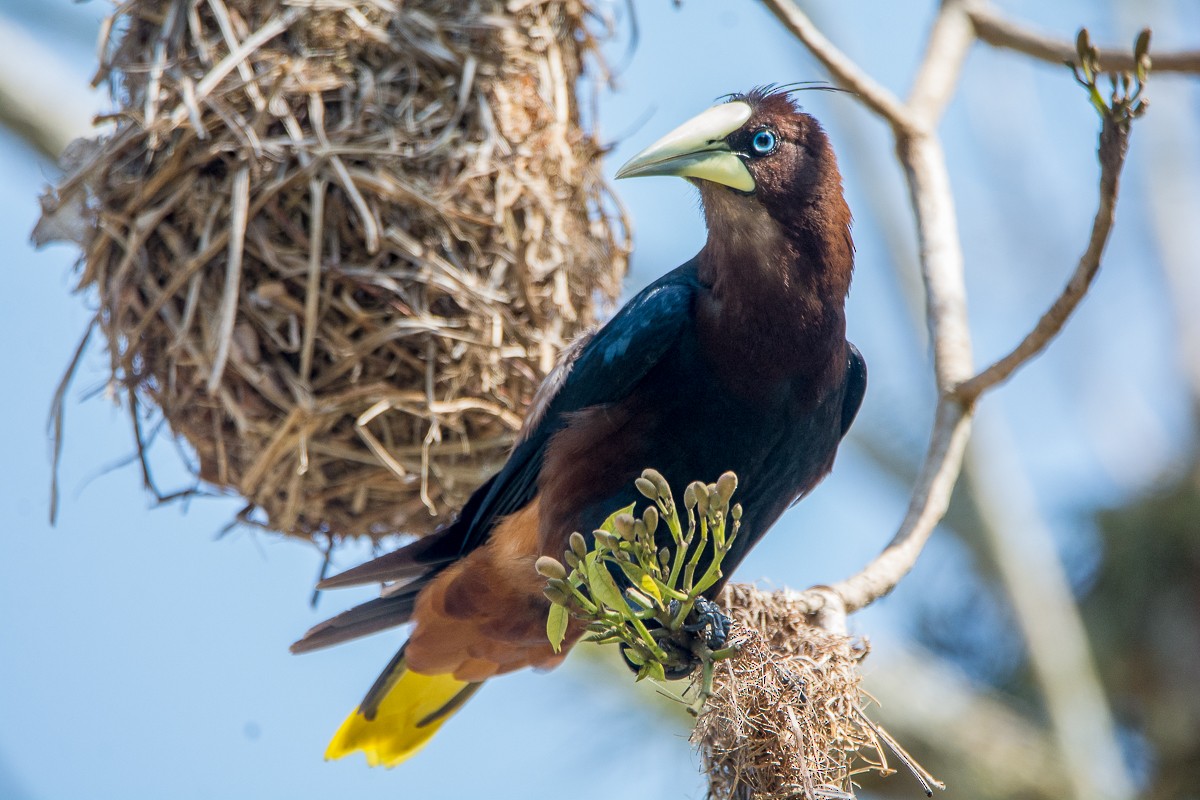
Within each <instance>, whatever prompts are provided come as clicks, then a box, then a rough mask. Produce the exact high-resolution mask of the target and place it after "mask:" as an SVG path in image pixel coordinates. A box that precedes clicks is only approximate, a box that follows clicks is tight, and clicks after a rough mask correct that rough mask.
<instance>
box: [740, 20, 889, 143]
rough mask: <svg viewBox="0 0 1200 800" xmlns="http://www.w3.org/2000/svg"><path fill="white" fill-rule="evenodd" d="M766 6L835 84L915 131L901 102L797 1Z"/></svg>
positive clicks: (873, 108)
mask: <svg viewBox="0 0 1200 800" xmlns="http://www.w3.org/2000/svg"><path fill="white" fill-rule="evenodd" d="M763 5H765V6H766V7H767V8H768V9H769V10H770V11H771V13H773V14H774V15H775V16H776V17H777V18H778V19H779V21H780V22H782V23H783V25H784V27H785V28H787V29H788V30H789V31H791V32H792V33H793V34H794V35H795V36H796V38H797V39H799V40H800V41H801V42H803V43H804V46H805V47H807V48H808V51H809V52H810V53H812V54H813V56H815V57H816V59H817V60H818V61H820V62H821V63H822V64H824V65H825V68H826V69H827V70H829V74H830V75H831V76H832V77H833V80H834V82H836V83H837V84H838V85H839V86H841V87H842V88H844V89H849V90H850V91H852V92H854V93H855V94H857V95H858V97H859V99H861V100H862V102H863V105H865V106H866V107H867V108H869V109H871V110H872V111H874V112H875V113H876V114H878V115H879V116H881V117H883V118H884V119H885V120H887V121H888V122H890V123H891V125H892V127H894V128H896V129H897V130H901V129H903V130H911V129H912V128H913V125H912V117H911V115H910V114H909V112H908V110H907V109H906V108H905V107H904V104H903V103H901V102H900V99H899V98H897V97H896V96H895V95H894V94H892V93H891V92H890V91H889V90H888V89H887V88H886V87H885V86H883V85H882V84H880V83H878V82H876V81H875V79H874V78H872V77H871V76H870V75H868V74H867V73H865V72H864V71H863V70H862V68H861V67H859V66H858V64H856V63H854V62H853V61H852V60H850V58H849V57H848V56H847V55H846V54H845V53H843V52H842V51H841V50H838V49H837V47H836V46H834V44H833V42H831V41H829V40H828V39H827V38H825V35H824V34H823V33H821V32H820V31H819V30H817V26H816V25H814V24H813V21H812V20H811V19H809V17H808V15H807V14H805V13H804V12H803V11H801V10H800V7H799V6H798V5H796V3H795V2H793V0H763Z"/></svg>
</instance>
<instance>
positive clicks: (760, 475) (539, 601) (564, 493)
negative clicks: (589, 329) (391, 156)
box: [292, 86, 866, 767]
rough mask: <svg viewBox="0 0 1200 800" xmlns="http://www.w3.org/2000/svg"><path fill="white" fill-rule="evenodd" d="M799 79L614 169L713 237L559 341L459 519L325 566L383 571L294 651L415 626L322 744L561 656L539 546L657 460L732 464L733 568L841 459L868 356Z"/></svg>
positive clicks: (708, 467)
mask: <svg viewBox="0 0 1200 800" xmlns="http://www.w3.org/2000/svg"><path fill="white" fill-rule="evenodd" d="M795 91H796V90H795V88H794V87H774V86H766V87H758V88H755V89H753V90H751V91H748V92H743V93H737V94H732V95H727V96H725V97H724V98H722V99H721V101H720V102H718V103H717V104H716V105H714V106H713V107H711V108H709V109H708V110H706V111H704V112H702V113H700V114H698V115H697V116H695V117H694V118H692V119H690V120H689V121H687V122H685V123H684V124H683V125H681V126H679V127H678V128H676V129H675V130H673V131H671V132H670V133H668V134H667V135H666V136H663V137H662V138H661V139H659V140H658V141H656V142H655V143H653V144H651V145H650V146H649V147H647V148H646V149H645V150H643V151H642V152H641V153H639V154H638V155H636V156H635V157H633V158H632V159H631V160H630V161H629V162H628V163H626V164H625V165H624V166H623V167H622V168H621V169H620V170H619V171H618V172H617V177H618V178H632V177H641V176H664V175H665V176H677V177H682V178H685V179H687V180H688V181H689V182H691V183H692V184H693V185H694V186H696V187H697V188H698V190H699V194H700V201H701V205H702V209H703V216H704V220H705V223H706V225H707V229H708V236H707V240H706V242H705V243H704V245H703V247H702V248H701V249H700V251H699V252H698V253H697V254H696V255H695V256H694V257H693V258H691V259H690V260H688V261H687V262H686V263H684V264H682V265H681V266H679V267H677V268H676V269H674V270H672V271H670V272H668V273H666V274H665V275H663V276H662V277H661V278H659V279H658V280H656V281H654V282H652V283H651V284H649V285H648V286H646V287H645V288H644V289H643V290H641V291H640V292H638V293H637V294H636V296H634V297H633V298H632V299H631V300H629V301H628V302H627V303H626V304H625V305H624V306H623V307H622V308H621V309H620V310H619V311H618V312H617V313H616V314H615V315H614V316H613V317H612V318H611V319H610V320H609V321H608V323H607V324H605V325H604V326H603V327H601V328H600V329H599V330H597V331H595V332H594V333H591V334H589V335H586V336H582V337H580V338H578V339H576V340H575V341H574V342H573V343H572V344H571V345H570V346H568V347H567V348H566V349H565V350H564V352H563V354H562V355H561V357H560V359H559V362H558V364H557V366H556V367H555V368H554V369H553V370H552V371H551V373H550V374H549V375H548V376H547V378H546V379H545V381H544V382H543V383H542V384H541V386H540V387H539V389H538V390H537V392H536V394H535V396H534V398H533V402H532V403H531V405H530V410H529V412H528V414H527V417H526V419H525V421H524V425H523V427H522V429H521V431H520V432H519V434H518V437H517V441H516V444H515V445H514V447H513V449H512V451H511V453H510V455H509V457H508V460H507V462H506V463H505V464H504V466H503V467H502V468H501V469H500V470H499V472H497V473H496V474H495V475H494V476H493V477H491V478H490V479H489V480H487V481H486V482H485V483H484V484H483V485H482V486H480V487H479V488H478V490H476V491H475V492H474V493H473V494H472V495H471V496H470V498H469V499H468V500H467V501H466V503H465V504H464V505H463V507H462V509H461V510H460V512H459V514H458V515H457V517H456V518H455V519H454V520H453V521H452V522H450V523H449V524H447V525H445V526H444V527H442V528H441V529H439V530H438V531H436V532H434V533H433V534H430V535H428V536H426V537H424V538H421V539H418V540H416V541H414V542H412V543H411V544H408V545H406V546H404V547H401V548H400V549H398V550H395V551H393V552H390V553H388V554H385V555H382V556H380V557H378V558H376V559H374V560H372V561H369V562H367V563H365V564H362V565H360V566H357V567H354V568H352V569H350V570H348V571H346V572H343V573H341V574H340V575H336V576H333V577H330V578H326V579H325V580H323V581H321V582H320V583H319V584H318V587H319V588H321V589H333V588H340V587H346V586H355V585H364V584H374V583H380V584H382V585H383V589H382V591H381V594H380V596H379V597H378V598H376V599H373V600H370V601H368V602H366V603H363V604H361V605H358V606H356V607H354V608H352V609H350V610H348V611H345V612H343V613H341V614H339V615H337V616H335V617H333V618H331V619H329V620H327V621H325V622H322V623H320V624H318V625H316V626H315V627H313V628H312V629H311V630H309V631H308V632H307V633H306V634H305V635H304V637H303V638H301V639H300V640H299V641H298V642H296V643H295V644H294V645H292V650H293V652H306V651H310V650H315V649H318V648H322V647H326V646H330V645H334V644H338V643H340V642H344V641H347V640H350V639H354V638H357V637H360V636H365V635H367V634H370V633H375V632H377V631H381V630H384V629H388V628H392V627H395V626H399V625H402V624H405V623H412V624H413V628H412V630H411V633H410V635H409V637H408V640H407V641H406V642H405V643H404V644H403V646H402V647H401V648H400V650H399V651H398V652H397V653H396V655H395V657H394V658H392V660H391V661H390V662H389V663H388V664H387V666H386V667H385V669H384V670H383V672H382V673H381V674H380V675H379V678H378V679H377V680H376V681H375V683H374V685H372V686H371V688H370V690H369V691H368V692H367V693H366V696H365V697H364V698H363V700H362V702H361V703H360V704H359V705H358V707H357V708H355V709H354V711H352V712H351V713H350V714H349V716H348V717H346V720H345V722H343V723H342V725H341V727H340V728H339V729H338V731H337V733H336V734H335V735H334V737H333V739H332V741H331V742H330V744H329V747H328V749H327V751H326V754H325V755H326V758H327V759H337V758H341V757H343V756H345V755H348V754H350V753H353V752H356V751H362V752H363V753H364V754H365V755H366V758H367V762H368V763H369V764H370V765H372V766H375V765H380V764H382V765H385V766H389V767H391V766H395V765H396V764H399V763H401V762H402V761H405V760H406V759H408V758H409V757H411V756H412V755H413V754H414V753H416V752H417V751H418V750H420V749H421V748H422V747H423V746H425V744H427V743H428V741H429V740H430V738H431V737H432V736H433V735H434V733H435V732H436V731H437V730H438V729H439V728H440V727H441V725H442V724H443V723H444V722H445V721H446V719H447V718H448V717H449V716H450V715H451V714H453V713H454V712H455V711H457V710H458V709H459V708H460V707H461V706H462V705H463V703H464V702H466V700H467V699H468V698H470V696H471V695H472V694H473V693H474V692H475V691H477V690H478V689H479V687H480V686H481V685H482V684H483V683H484V681H486V680H489V679H491V678H493V677H495V676H498V675H502V674H504V673H508V672H512V671H514V670H517V669H521V668H525V667H535V668H542V669H546V668H551V667H554V666H557V665H558V664H559V663H560V662H561V661H562V659H563V658H564V657H565V656H566V654H567V651H568V650H569V649H570V646H571V645H572V644H573V643H574V642H575V641H576V640H578V638H579V637H580V635H581V634H582V632H583V626H582V623H578V622H577V621H576V622H573V623H572V625H571V626H570V627H569V628H568V631H567V634H566V638H565V640H564V642H563V643H562V649H561V651H559V652H555V650H554V649H553V648H552V647H551V644H550V642H549V640H548V638H547V635H546V618H547V614H548V611H549V602H548V600H547V599H546V598H545V597H544V595H543V589H544V588H545V586H546V579H545V578H544V577H542V576H541V575H539V574H538V573H537V571H536V570H535V567H534V565H535V562H536V560H537V559H538V558H539V557H540V556H544V555H551V556H555V557H561V555H562V553H563V552H564V550H565V549H566V548H567V547H568V539H569V537H570V535H571V534H572V533H573V532H575V531H580V532H583V533H584V534H585V535H586V534H587V532H589V531H594V530H595V529H596V528H598V527H599V526H600V524H601V523H602V522H603V520H604V519H605V518H606V517H608V516H609V515H610V514H611V513H612V512H614V511H615V510H617V509H619V508H622V507H626V506H628V505H629V504H631V503H635V502H638V501H639V500H641V501H642V502H644V500H643V498H641V496H640V495H639V494H638V493H637V490H636V488H635V486H634V480H635V479H636V478H637V477H638V476H639V475H641V473H642V471H643V470H644V469H645V468H648V467H651V468H654V469H657V470H658V471H659V472H660V473H661V474H662V475H663V476H664V477H665V478H666V480H667V481H668V482H669V483H670V484H671V485H673V486H674V485H678V486H682V485H685V484H686V483H688V482H690V481H693V480H695V479H703V480H714V479H715V478H716V476H718V475H720V474H722V473H723V472H725V471H733V472H734V473H736V475H737V476H738V479H739V486H740V487H741V488H739V499H740V501H741V505H742V507H743V509H744V510H743V516H742V520H741V530H742V531H743V533H742V534H741V535H740V536H739V537H738V538H737V539H736V540H735V542H734V546H733V549H732V550H731V551H730V552H729V553H728V554H727V555H726V557H725V560H724V562H723V565H722V568H723V570H725V574H728V572H729V571H731V570H732V569H733V568H734V567H735V566H736V565H737V564H738V562H739V561H741V560H742V558H743V557H744V556H745V555H746V553H747V552H748V551H749V549H750V548H751V547H752V546H753V544H754V543H755V542H756V541H758V540H759V539H760V538H761V537H762V535H763V534H764V533H766V532H767V530H768V529H769V528H770V527H771V526H772V525H773V524H774V523H775V521H776V520H777V519H778V518H779V517H780V516H781V515H782V514H783V512H784V511H785V510H787V508H788V507H789V506H791V505H792V504H793V503H795V502H797V501H798V500H799V499H801V498H802V497H804V496H805V495H806V494H807V493H808V492H810V491H811V490H812V489H813V488H814V487H815V486H816V485H817V483H819V482H820V481H821V480H822V479H823V478H824V477H825V476H826V474H828V473H829V471H830V470H831V468H832V466H833V461H834V455H835V453H836V451H837V448H838V445H839V443H840V441H841V439H842V438H843V436H844V435H845V434H846V431H847V430H848V429H849V427H850V425H851V423H852V422H853V420H854V418H855V415H856V414H857V413H858V409H859V406H860V405H861V403H862V400H863V395H864V392H865V390H866V364H865V362H864V360H863V357H862V355H861V354H860V353H859V351H858V350H857V348H855V347H854V345H852V344H850V343H849V342H848V341H847V339H846V317H845V301H846V297H847V295H848V292H849V289H850V281H851V275H852V272H853V269H854V243H853V240H852V238H851V232H850V226H851V215H850V209H849V207H848V205H847V203H846V200H845V197H844V193H843V189H842V179H841V175H840V173H839V171H838V166H837V160H836V157H835V155H834V151H833V148H832V146H831V144H830V141H829V138H828V136H827V135H826V133H825V131H824V130H823V128H822V127H821V125H820V123H819V122H818V121H817V120H816V119H815V118H814V117H812V116H811V115H809V114H807V113H805V112H804V111H803V110H802V109H801V108H800V106H799V105H798V103H797V101H796V99H795V97H794V94H795ZM663 544H664V545H670V544H671V542H669V541H668V542H664V543H663ZM719 588H720V585H719V584H718V586H715V587H713V589H712V590H710V591H709V594H710V595H711V594H714V593H715V592H716V591H717V590H718V589H719Z"/></svg>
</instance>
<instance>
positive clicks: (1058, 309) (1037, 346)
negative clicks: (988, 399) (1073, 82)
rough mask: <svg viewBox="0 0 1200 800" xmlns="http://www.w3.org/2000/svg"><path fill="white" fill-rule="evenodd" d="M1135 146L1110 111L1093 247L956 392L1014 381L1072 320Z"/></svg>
mask: <svg viewBox="0 0 1200 800" xmlns="http://www.w3.org/2000/svg"><path fill="white" fill-rule="evenodd" d="M1128 147H1129V126H1128V124H1124V125H1123V124H1121V123H1120V122H1117V121H1115V120H1114V119H1113V117H1112V116H1111V115H1109V116H1105V118H1104V126H1103V128H1102V129H1101V131H1100V203H1099V207H1098V208H1097V209H1096V217H1095V220H1094V221H1093V222H1092V235H1091V238H1090V239H1088V245H1087V249H1086V250H1085V251H1084V253H1083V255H1082V256H1081V257H1080V259H1079V264H1078V265H1077V266H1076V267H1075V273H1074V274H1073V275H1072V276H1071V279H1070V280H1069V281H1068V282H1067V285H1066V286H1065V287H1064V288H1063V291H1062V294H1060V295H1059V296H1058V298H1057V299H1056V300H1055V301H1054V303H1053V304H1052V305H1051V306H1050V308H1049V309H1048V310H1047V311H1046V313H1044V314H1042V316H1041V318H1040V319H1039V320H1038V321H1037V324H1036V325H1035V326H1034V327H1033V330H1031V331H1030V332H1029V333H1028V334H1026V336H1025V338H1024V339H1022V340H1021V342H1020V344H1018V345H1017V346H1016V347H1015V348H1013V350H1012V352H1010V353H1009V354H1008V355H1006V356H1004V357H1003V358H1001V359H999V360H998V361H996V363H994V364H992V365H991V366H990V367H988V368H987V369H985V370H983V371H982V372H980V373H979V374H978V375H976V376H975V377H973V378H971V379H970V380H968V381H966V382H964V383H962V384H960V385H959V386H958V387H957V388H956V389H955V390H954V393H955V394H956V395H957V396H958V397H959V398H960V399H962V400H963V402H966V403H973V402H975V400H976V399H978V397H979V395H981V394H982V393H983V392H985V391H987V390H988V389H990V388H992V387H993V386H995V385H997V384H999V383H1002V382H1004V381H1006V380H1008V379H1009V378H1010V377H1011V376H1012V374H1013V373H1014V372H1016V371H1017V370H1018V369H1019V368H1020V367H1021V366H1022V365H1024V364H1025V362H1027V361H1029V360H1030V359H1031V358H1033V357H1034V356H1035V355H1037V354H1038V353H1040V352H1041V351H1042V350H1044V349H1045V348H1046V346H1047V345H1048V344H1050V342H1051V341H1052V340H1053V339H1054V337H1056V336H1057V335H1058V334H1059V332H1060V331H1062V328H1063V326H1064V325H1065V324H1066V322H1067V320H1068V319H1070V317H1071V315H1072V314H1073V313H1074V312H1075V309H1076V308H1078V306H1079V303H1080V301H1081V300H1083V298H1084V296H1085V295H1086V294H1087V292H1088V289H1089V288H1091V285H1092V281H1093V280H1094V279H1095V277H1096V273H1097V272H1099V270H1100V259H1101V256H1103V254H1104V247H1105V245H1106V244H1108V238H1109V234H1111V233H1112V226H1113V221H1114V219H1115V217H1116V207H1117V192H1118V190H1119V188H1120V176H1121V168H1122V167H1123V166H1124V164H1125V153H1126V151H1127V150H1128Z"/></svg>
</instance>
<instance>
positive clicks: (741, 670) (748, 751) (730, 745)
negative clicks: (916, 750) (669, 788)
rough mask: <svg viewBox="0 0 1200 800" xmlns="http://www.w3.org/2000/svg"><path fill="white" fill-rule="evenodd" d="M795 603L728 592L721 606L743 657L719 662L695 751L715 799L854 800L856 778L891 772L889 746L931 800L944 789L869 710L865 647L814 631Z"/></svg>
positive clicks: (737, 587)
mask: <svg viewBox="0 0 1200 800" xmlns="http://www.w3.org/2000/svg"><path fill="white" fill-rule="evenodd" d="M794 598H795V595H794V594H793V593H790V592H786V591H781V592H774V593H770V594H768V593H765V592H760V591H758V590H757V589H755V588H754V587H752V586H746V585H742V584H731V585H730V586H729V587H728V588H727V589H726V594H725V597H724V601H725V603H726V605H727V606H728V609H727V610H728V613H729V614H730V616H731V618H732V620H733V623H734V625H733V629H732V631H733V632H732V636H731V641H732V643H734V644H737V645H738V646H739V647H740V652H739V653H738V654H737V655H736V656H734V657H733V658H731V659H728V660H725V661H721V662H719V663H718V664H717V668H716V672H715V674H714V676H713V677H714V680H713V695H712V696H711V697H710V698H709V699H708V702H707V703H705V705H704V709H703V711H702V712H701V714H700V718H699V719H698V720H697V721H696V727H695V729H694V730H693V732H692V743H693V744H694V745H696V747H698V748H699V750H700V755H701V760H702V762H703V766H704V771H705V772H707V773H708V779H709V797H710V798H713V800H751V798H754V800H799V799H800V798H803V800H829V798H852V797H854V780H855V776H856V775H859V774H860V773H864V772H879V773H881V774H890V773H891V772H892V770H891V769H889V768H888V765H887V759H886V757H885V755H884V748H885V747H886V748H887V749H888V750H891V751H892V752H893V753H895V754H896V755H897V756H898V757H899V758H900V759H901V761H903V762H904V763H905V765H906V766H908V767H909V768H910V769H911V770H913V772H914V774H916V776H917V778H918V780H920V781H921V783H922V785H923V787H924V788H925V790H926V793H927V794H928V793H929V788H930V786H939V787H940V786H941V785H940V784H939V783H938V782H937V781H936V780H935V779H934V778H932V776H930V775H929V774H928V773H926V772H925V771H924V770H923V769H922V768H921V767H920V766H919V765H917V764H916V763H915V762H913V761H912V759H911V758H910V757H909V756H908V755H907V754H906V753H905V752H904V751H903V750H902V749H900V747H899V745H897V744H896V742H895V741H894V740H893V739H892V738H891V737H890V736H889V735H888V734H887V733H886V732H885V731H884V730H883V729H881V728H880V727H879V726H877V725H876V724H875V723H873V722H871V721H870V720H869V719H868V718H867V716H866V714H865V713H864V712H863V706H864V704H865V702H866V698H865V696H864V695H863V692H862V690H861V689H860V688H859V680H860V676H859V670H858V667H859V662H861V661H862V659H863V658H864V657H865V656H866V654H867V648H866V646H865V644H864V643H863V642H862V641H861V640H856V639H853V638H851V637H848V636H844V635H840V634H837V633H831V632H829V631H826V630H824V629H822V628H818V627H814V626H813V625H811V624H810V623H809V621H808V618H807V617H806V616H805V615H804V614H803V613H801V612H800V611H799V610H798V608H797V604H796V602H795V599H794Z"/></svg>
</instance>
